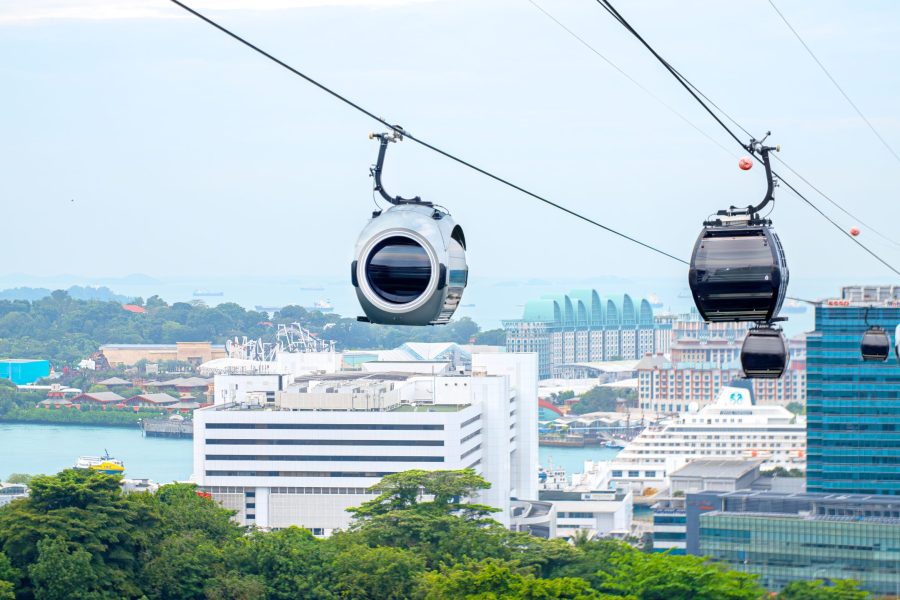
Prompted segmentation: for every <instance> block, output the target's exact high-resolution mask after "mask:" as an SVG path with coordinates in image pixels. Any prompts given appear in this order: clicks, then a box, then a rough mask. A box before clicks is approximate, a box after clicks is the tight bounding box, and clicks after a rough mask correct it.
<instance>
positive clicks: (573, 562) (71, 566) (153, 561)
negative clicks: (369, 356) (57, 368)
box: [0, 470, 864, 600]
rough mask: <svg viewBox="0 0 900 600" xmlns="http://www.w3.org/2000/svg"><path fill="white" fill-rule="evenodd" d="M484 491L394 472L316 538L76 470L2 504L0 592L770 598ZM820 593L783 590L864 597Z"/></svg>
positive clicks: (253, 599) (693, 560)
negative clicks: (502, 520) (595, 537)
mask: <svg viewBox="0 0 900 600" xmlns="http://www.w3.org/2000/svg"><path fill="white" fill-rule="evenodd" d="M486 486H487V483H486V482H485V481H484V480H483V479H482V478H481V477H479V476H477V475H475V474H474V473H473V472H471V471H453V472H447V471H444V472H426V471H411V472H406V473H399V474H396V475H391V476H388V477H386V478H385V479H384V480H383V481H382V482H381V483H380V484H378V486H376V489H375V490H374V491H376V492H378V493H379V495H378V496H376V497H375V498H373V499H372V500H370V501H368V502H366V503H364V504H363V505H362V506H360V507H359V508H357V509H355V510H354V517H355V520H354V525H353V527H352V528H351V529H350V530H349V531H345V532H340V533H337V534H335V535H334V536H332V537H330V538H328V539H326V540H320V539H317V538H315V537H313V536H312V535H311V534H310V533H309V532H308V531H307V530H305V529H299V528H296V527H292V528H288V529H283V530H280V531H274V532H262V531H256V530H249V531H248V530H246V529H244V528H241V527H239V526H237V525H236V524H235V523H234V522H232V521H231V520H230V513H229V512H228V511H226V510H224V509H222V508H220V507H219V506H218V505H216V504H215V503H214V502H213V501H212V500H210V499H208V498H205V497H201V496H198V495H197V493H196V490H195V489H194V488H193V486H190V485H186V484H172V485H167V486H164V487H162V488H160V490H159V491H158V492H157V493H155V494H130V495H123V494H122V493H121V492H120V489H119V485H118V479H117V478H115V477H112V476H107V475H102V474H98V473H92V472H87V471H74V470H68V471H63V472H62V473H60V474H58V475H56V476H37V477H35V478H34V479H32V481H31V488H32V495H31V497H30V498H27V499H22V500H17V501H15V502H13V503H11V504H9V505H8V506H6V507H4V508H2V509H0V600H13V598H16V599H17V600H31V599H35V600H57V599H59V600H61V599H63V598H66V599H69V598H71V599H76V600H78V599H85V600H86V599H91V600H97V599H100V600H102V599H107V598H109V599H112V598H134V599H138V598H148V599H150V600H157V599H158V600H162V599H171V600H179V599H196V600H201V599H207V600H258V599H260V600H261V599H263V598H266V599H274V600H294V599H295V598H310V599H321V600H337V599H343V598H353V599H360V600H367V599H368V600H381V599H384V600H395V599H396V600H400V599H404V598H416V599H422V600H432V599H441V600H445V599H447V600H455V599H460V600H462V599H473V600H474V599H479V600H512V599H519V598H525V599H529V598H530V599H535V600H537V599H543V600H553V599H569V600H612V599H615V598H621V599H629V600H657V599H659V600H688V599H691V600H707V599H708V600H713V599H716V600H720V599H721V600H759V599H760V598H761V597H762V596H763V594H764V591H763V590H762V589H761V588H760V587H759V585H758V584H757V583H756V581H755V579H754V578H753V577H752V576H748V575H746V574H742V573H737V572H734V571H729V570H727V569H725V568H723V567H720V566H717V565H713V564H710V563H708V562H707V561H705V560H703V559H701V558H697V557H679V556H669V555H663V554H645V553H642V552H639V551H637V550H635V549H634V548H631V547H630V546H627V545H625V544H622V543H619V542H613V541H601V542H590V541H585V540H581V542H580V543H579V544H577V545H576V546H572V545H569V544H567V543H565V542H563V541H561V540H550V541H547V540H541V539H538V538H534V537H531V536H528V535H525V534H521V533H512V532H510V531H508V530H507V529H504V528H503V527H502V526H500V525H499V524H498V523H496V522H495V521H493V520H491V519H490V518H488V517H487V515H488V514H489V513H490V512H492V510H493V509H490V508H489V507H485V506H481V505H468V506H467V505H465V504H463V503H461V499H463V498H465V497H467V496H470V495H471V494H472V493H473V492H476V491H477V490H479V489H484V488H485V487H486ZM422 492H424V495H422ZM842 585H844V584H842ZM807 587H809V586H807ZM814 587H815V586H813V587H812V588H809V589H806V588H804V589H803V590H800V589H799V588H798V590H797V592H796V593H795V595H792V596H783V597H784V598H790V599H791V600H807V599H809V598H820V597H821V598H823V599H825V598H844V597H846V598H848V599H851V600H856V598H862V597H864V596H858V595H856V596H854V595H847V596H834V595H831V596H824V595H823V596H815V595H809V594H808V593H807V592H809V593H815V589H814ZM846 590H848V591H852V590H855V587H854V586H852V584H846ZM801 591H802V592H803V593H807V595H797V594H798V593H799V592H801ZM787 592H788V590H785V593H787ZM792 593H794V592H792Z"/></svg>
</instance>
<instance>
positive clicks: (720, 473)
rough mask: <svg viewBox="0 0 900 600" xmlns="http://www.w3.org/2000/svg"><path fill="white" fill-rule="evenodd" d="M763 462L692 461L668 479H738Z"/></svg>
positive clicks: (671, 474)
mask: <svg viewBox="0 0 900 600" xmlns="http://www.w3.org/2000/svg"><path fill="white" fill-rule="evenodd" d="M763 462H764V461H763V460H728V459H706V458H703V459H699V460H692V461H691V462H689V463H688V464H686V465H685V466H683V467H681V468H680V469H678V470H677V471H672V473H670V474H669V477H670V478H672V477H707V478H714V477H728V478H735V479H740V478H741V477H743V476H744V475H746V474H747V473H749V472H750V471H752V470H753V469H755V468H757V467H758V466H759V465H761V464H762V463H763Z"/></svg>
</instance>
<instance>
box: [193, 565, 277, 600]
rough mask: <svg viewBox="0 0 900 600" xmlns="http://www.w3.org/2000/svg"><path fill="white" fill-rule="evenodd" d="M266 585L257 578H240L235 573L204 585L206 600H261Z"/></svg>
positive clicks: (264, 594) (264, 593)
mask: <svg viewBox="0 0 900 600" xmlns="http://www.w3.org/2000/svg"><path fill="white" fill-rule="evenodd" d="M265 597H266V584H265V583H263V581H261V580H260V579H259V578H258V577H252V576H247V577H245V576H242V575H241V574H240V573H238V572H236V571H231V572H229V573H226V574H225V575H223V576H221V577H216V578H215V579H212V580H210V581H208V582H207V584H206V600H263V599H264V598H265Z"/></svg>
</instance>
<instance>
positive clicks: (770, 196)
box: [728, 131, 781, 220]
mask: <svg viewBox="0 0 900 600" xmlns="http://www.w3.org/2000/svg"><path fill="white" fill-rule="evenodd" d="M771 134H772V132H771V131H767V132H766V135H765V137H764V138H763V139H761V140H755V139H752V138H751V139H750V143H749V144H747V145H746V146H744V148H746V149H747V152H750V153H751V154H753V155H754V156H756V155H757V154H758V155H759V157H760V159H761V160H762V163H763V166H764V167H765V168H766V195H765V197H764V198H763V199H762V202H760V203H759V204H757V205H756V206H753V205H750V206H747V207H746V208H742V209H739V208H737V207H736V206H731V207H730V210H729V211H728V212H729V214H731V215H748V216H749V217H751V219H753V220H756V219H757V215H758V214H759V212H760V211H761V210H762V209H763V208H765V207H766V205H767V204H769V202H773V201H774V200H775V186H776V185H778V183H777V182H776V180H775V175H774V174H773V173H772V164H771V162H770V161H769V152H771V151H772V150H774V151H775V152H779V151H780V150H781V146H765V145H764V142H765V141H766V138H768V137H769V136H770V135H771Z"/></svg>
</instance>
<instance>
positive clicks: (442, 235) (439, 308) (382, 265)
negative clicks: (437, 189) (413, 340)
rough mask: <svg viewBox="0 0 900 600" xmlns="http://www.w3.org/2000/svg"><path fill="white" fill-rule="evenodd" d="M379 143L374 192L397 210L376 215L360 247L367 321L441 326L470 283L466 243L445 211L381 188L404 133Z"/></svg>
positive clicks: (355, 271) (359, 277)
mask: <svg viewBox="0 0 900 600" xmlns="http://www.w3.org/2000/svg"><path fill="white" fill-rule="evenodd" d="M369 137H370V138H377V139H378V140H379V141H380V147H379V151H378V160H377V162H376V164H375V166H374V167H372V171H371V174H372V176H373V177H374V178H375V190H376V191H377V192H379V193H380V194H381V196H382V197H383V198H384V199H385V200H387V201H388V202H390V203H391V204H393V206H391V207H390V208H388V209H387V210H385V211H384V212H382V211H380V210H379V211H376V212H374V213H373V214H372V220H371V221H369V224H368V225H366V227H365V228H364V229H363V230H362V233H360V235H359V239H358V240H357V242H356V252H355V256H356V260H354V261H353V264H352V266H351V280H352V282H353V286H354V287H355V288H356V296H357V298H358V299H359V303H360V306H362V309H363V312H365V315H366V316H365V317H359V320H361V321H368V322H371V323H385V324H391V325H442V324H446V323H447V322H449V321H450V317H452V316H453V313H454V312H455V311H456V308H457V307H458V306H459V302H460V300H461V299H462V294H463V291H464V290H465V287H466V283H467V282H468V266H467V264H466V239H465V236H464V234H463V230H462V228H461V227H460V226H459V225H457V224H456V223H455V222H454V221H453V219H452V218H451V217H450V214H449V213H448V212H447V211H446V210H442V209H440V208H438V207H435V206H434V205H433V204H432V203H430V202H423V201H422V200H421V199H420V198H419V197H415V198H401V197H399V196H396V197H391V196H390V195H388V194H387V192H385V191H384V188H383V186H382V184H381V170H382V166H383V164H384V156H385V152H386V151H387V145H388V143H391V142H398V141H401V140H402V139H403V134H402V130H401V129H400V128H397V129H395V130H394V131H391V132H389V133H382V134H370V136H369Z"/></svg>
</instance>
